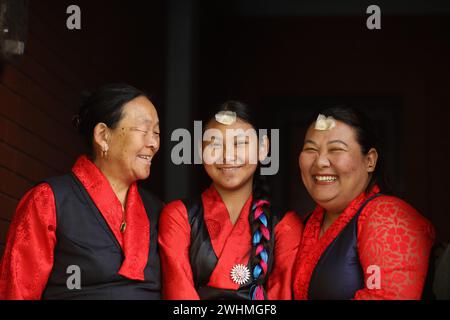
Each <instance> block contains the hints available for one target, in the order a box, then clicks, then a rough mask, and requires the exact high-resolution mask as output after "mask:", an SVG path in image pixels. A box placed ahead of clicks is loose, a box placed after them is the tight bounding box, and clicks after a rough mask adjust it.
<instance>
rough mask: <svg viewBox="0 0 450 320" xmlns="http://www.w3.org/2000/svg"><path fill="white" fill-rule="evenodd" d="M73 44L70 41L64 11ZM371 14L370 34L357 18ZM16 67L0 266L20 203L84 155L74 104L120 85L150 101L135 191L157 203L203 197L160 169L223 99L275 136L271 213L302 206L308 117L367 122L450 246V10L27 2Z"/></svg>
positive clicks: (400, 187)
mask: <svg viewBox="0 0 450 320" xmlns="http://www.w3.org/2000/svg"><path fill="white" fill-rule="evenodd" d="M71 4H77V5H79V6H80V8H81V12H82V15H81V24H82V29H81V30H72V31H71V30H68V29H67V28H66V19H67V17H68V15H67V14H66V8H67V6H69V5H71ZM370 4H377V5H379V6H380V8H381V14H382V19H381V26H382V29H381V30H368V29H367V28H366V19H367V17H368V16H369V15H368V14H366V8H367V6H368V5H370ZM27 30H28V31H27V42H26V50H25V54H24V56H22V57H19V58H16V59H13V60H10V61H3V62H2V68H1V75H0V253H1V252H2V251H3V244H4V241H5V237H6V232H7V228H8V226H9V222H10V220H11V217H12V215H13V213H14V209H15V207H16V206H17V203H18V200H19V199H20V198H21V197H22V196H23V195H24V193H25V192H26V191H27V190H28V189H29V188H31V187H32V186H33V185H34V184H35V183H37V182H38V181H40V180H41V179H43V178H45V177H48V176H53V175H58V174H62V173H65V172H67V171H68V170H70V168H71V166H72V164H73V162H74V161H75V159H76V157H77V155H79V154H80V153H81V152H83V145H82V142H81V139H80V138H79V137H78V136H77V135H76V133H75V131H74V130H73V129H72V127H71V118H72V116H73V115H74V114H75V112H76V110H77V107H78V102H79V94H80V92H81V91H83V90H92V89H94V88H95V87H97V86H98V85H100V84H103V83H107V82H117V81H123V82H127V83H130V84H132V85H135V86H137V87H139V88H142V89H144V90H146V91H148V92H149V93H150V94H151V95H152V100H153V102H154V104H155V105H156V107H157V109H158V112H159V117H160V119H161V123H162V125H161V132H162V140H161V145H162V146H161V151H160V153H159V155H158V156H157V158H156V160H155V161H154V163H153V165H152V174H151V177H150V179H149V180H148V181H146V182H145V183H144V184H145V186H147V187H148V188H149V189H151V190H152V191H153V192H155V193H156V194H158V195H159V196H160V197H161V198H162V199H164V200H165V201H170V200H173V199H176V198H180V197H185V196H189V195H194V194H196V193H198V192H201V190H202V189H203V188H205V187H206V186H207V185H208V183H209V182H208V179H207V178H206V176H205V174H204V173H203V170H202V167H201V166H198V165H197V166H195V167H194V166H179V167H175V166H174V165H171V164H170V151H171V148H172V147H173V146H174V145H175V143H174V142H171V141H170V133H171V132H172V130H173V129H174V128H178V127H186V128H188V129H192V126H193V120H196V119H197V120H198V119H201V118H202V116H203V115H204V114H206V113H207V112H208V110H209V109H210V108H212V107H214V106H215V105H217V104H218V103H220V102H222V101H223V100H226V99H240V100H243V101H244V102H247V103H248V104H249V105H250V106H251V107H253V108H255V109H256V110H257V113H258V115H259V117H260V120H262V122H264V123H265V125H266V127H268V128H279V129H280V144H281V147H280V157H281V159H280V171H279V174H278V175H277V176H275V177H272V178H271V184H272V186H273V192H274V200H275V202H277V203H279V204H282V205H283V206H285V207H290V208H294V209H297V210H299V211H300V212H302V213H304V212H306V211H308V210H310V209H311V208H312V202H311V200H310V199H309V197H308V195H307V194H306V191H305V190H304V188H303V186H302V183H301V180H300V176H299V169H298V165H297V158H298V153H299V150H300V147H301V144H302V139H303V136H302V134H303V131H304V126H305V120H304V119H305V118H306V117H307V116H309V115H310V114H311V113H317V111H318V110H320V109H322V108H324V107H327V106H329V105H333V104H343V103H345V104H350V105H354V106H357V107H360V108H362V109H364V110H365V111H366V112H367V113H369V114H370V115H371V116H372V117H373V118H374V119H375V120H376V124H377V125H378V127H379V132H380V136H381V137H382V140H383V141H384V144H385V150H384V152H385V153H384V154H385V155H386V158H387V159H388V169H389V173H390V176H391V180H392V181H393V186H394V188H395V190H396V192H397V194H398V195H399V196H401V197H402V198H404V199H405V200H406V201H408V202H409V203H411V204H412V205H413V206H414V207H415V208H417V209H418V210H419V211H420V212H421V213H422V214H423V215H425V216H426V217H427V218H428V219H430V220H431V221H432V222H433V224H434V225H435V227H436V230H437V235H438V240H439V241H449V238H450V237H449V235H450V203H449V201H447V199H448V197H449V196H450V192H449V189H450V188H449V183H450V169H449V168H448V163H449V161H448V156H449V155H450V153H449V151H450V143H449V139H448V138H449V130H450V128H449V123H450V108H449V104H450V88H449V87H450V59H449V57H450V2H448V1H430V0H429V1H407V0H404V1H387V0H386V1H377V2H376V3H373V2H368V1H362V0H361V1H335V0H328V1H313V0H310V1H300V0H296V1H294V0H270V1H269V0H267V1H263V0H240V1H237V0H236V1H230V0H228V1H214V0H208V1H188V0H166V1H164V0H155V1H138V0H134V1H106V0H102V1H98V0H96V1H60V0H54V1H50V0H46V1H44V0H39V1H38V0H31V1H30V2H29V19H28V26H27Z"/></svg>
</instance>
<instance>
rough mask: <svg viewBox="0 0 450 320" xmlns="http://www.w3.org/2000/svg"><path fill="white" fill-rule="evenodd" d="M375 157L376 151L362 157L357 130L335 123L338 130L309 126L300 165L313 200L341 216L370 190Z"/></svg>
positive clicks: (373, 150) (304, 181)
mask: <svg viewBox="0 0 450 320" xmlns="http://www.w3.org/2000/svg"><path fill="white" fill-rule="evenodd" d="M376 158H377V155H376V151H375V149H371V150H370V151H369V152H368V154H367V155H364V154H362V151H361V146H360V145H359V143H358V142H357V140H356V135H355V131H354V129H353V128H352V127H350V126H348V125H347V124H345V123H343V122H340V121H336V127H334V128H333V129H330V130H316V129H314V125H312V126H310V127H309V129H308V131H307V133H306V136H305V141H304V146H303V149H302V151H301V153H300V157H299V165H300V171H301V175H302V179H303V183H304V184H305V187H306V189H307V190H308V192H309V194H310V195H311V197H312V198H313V199H314V201H316V202H317V203H318V204H319V205H321V206H322V207H323V208H325V209H326V210H329V211H338V212H337V213H340V212H341V210H343V209H345V208H346V207H347V205H348V204H349V203H350V202H351V201H352V200H353V199H354V198H356V197H357V196H358V195H359V194H360V193H362V192H363V191H364V190H365V188H366V187H367V185H368V183H369V179H370V174H371V172H373V171H374V169H375V165H376Z"/></svg>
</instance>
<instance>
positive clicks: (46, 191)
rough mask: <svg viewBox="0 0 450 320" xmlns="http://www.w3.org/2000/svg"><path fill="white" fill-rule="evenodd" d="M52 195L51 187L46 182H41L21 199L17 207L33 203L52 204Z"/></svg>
mask: <svg viewBox="0 0 450 320" xmlns="http://www.w3.org/2000/svg"><path fill="white" fill-rule="evenodd" d="M54 201H55V200H54V194H53V190H52V188H51V186H50V185H49V184H48V183H46V182H41V183H39V184H37V185H35V186H34V187H33V188H31V189H30V190H28V192H27V193H26V194H25V195H24V196H23V197H22V199H21V200H20V202H19V206H21V205H25V204H29V203H31V202H33V203H48V202H53V203H54Z"/></svg>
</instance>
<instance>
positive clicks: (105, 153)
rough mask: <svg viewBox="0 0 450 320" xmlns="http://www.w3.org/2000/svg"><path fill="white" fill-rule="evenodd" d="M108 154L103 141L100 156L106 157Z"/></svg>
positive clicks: (106, 146)
mask: <svg viewBox="0 0 450 320" xmlns="http://www.w3.org/2000/svg"><path fill="white" fill-rule="evenodd" d="M107 155H108V145H107V144H106V143H105V144H104V145H103V148H102V158H106V156H107Z"/></svg>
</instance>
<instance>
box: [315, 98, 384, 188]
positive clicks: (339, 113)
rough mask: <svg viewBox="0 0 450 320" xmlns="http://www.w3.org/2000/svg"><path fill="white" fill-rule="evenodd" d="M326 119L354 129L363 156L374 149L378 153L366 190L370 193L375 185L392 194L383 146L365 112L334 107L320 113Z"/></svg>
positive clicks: (350, 108) (347, 107) (344, 107)
mask: <svg viewBox="0 0 450 320" xmlns="http://www.w3.org/2000/svg"><path fill="white" fill-rule="evenodd" d="M319 113H320V114H323V115H324V116H326V117H330V116H331V117H333V118H334V119H335V120H338V121H341V122H343V123H345V124H346V125H348V126H350V127H352V128H353V130H354V131H355V134H356V141H357V142H358V144H359V145H360V147H361V152H362V154H363V155H367V153H368V152H369V151H370V149H372V148H374V149H376V150H377V153H378V160H377V164H376V167H375V170H374V171H373V172H372V174H371V176H370V179H369V183H368V185H367V188H366V190H365V192H366V193H369V192H370V191H371V190H372V188H373V187H374V186H375V185H378V186H379V187H380V189H381V191H382V192H384V193H390V192H391V188H390V184H389V181H388V177H387V174H386V171H385V160H384V156H383V151H382V145H381V143H380V140H379V137H378V135H377V134H376V130H375V125H374V123H373V121H372V119H370V118H369V117H368V116H367V115H366V114H365V113H364V112H362V111H361V110H359V109H356V108H353V107H349V106H334V107H330V108H327V109H325V110H323V111H320V112H319Z"/></svg>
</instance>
